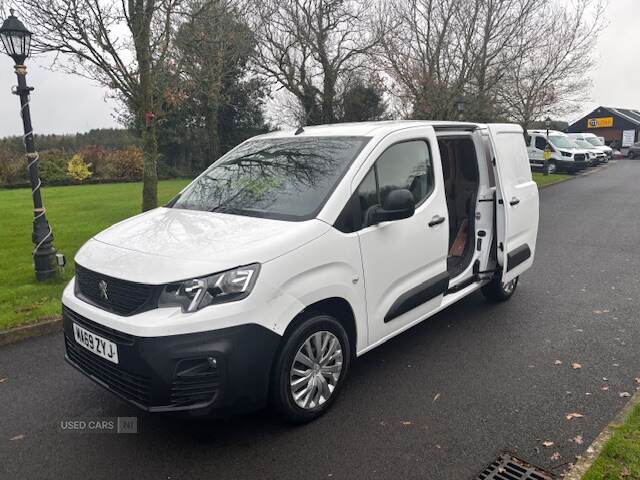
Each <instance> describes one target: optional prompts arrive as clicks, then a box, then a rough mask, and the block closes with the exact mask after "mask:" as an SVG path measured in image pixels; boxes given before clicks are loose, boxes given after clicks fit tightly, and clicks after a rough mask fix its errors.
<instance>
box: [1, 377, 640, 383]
mask: <svg viewBox="0 0 640 480" xmlns="http://www.w3.org/2000/svg"><path fill="white" fill-rule="evenodd" d="M5 380H6V379H5ZM0 383H2V382H1V381H0ZM636 383H640V377H636Z"/></svg>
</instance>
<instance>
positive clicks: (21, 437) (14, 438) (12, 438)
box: [9, 433, 26, 442]
mask: <svg viewBox="0 0 640 480" xmlns="http://www.w3.org/2000/svg"><path fill="white" fill-rule="evenodd" d="M24 437H26V435H25V434H24V433H21V434H20V435H16V436H15V437H11V438H10V439H9V440H10V441H12V442H13V441H14V440H22V439H23V438H24Z"/></svg>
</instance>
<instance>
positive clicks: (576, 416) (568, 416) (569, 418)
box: [564, 413, 584, 420]
mask: <svg viewBox="0 0 640 480" xmlns="http://www.w3.org/2000/svg"><path fill="white" fill-rule="evenodd" d="M582 417H584V415H582V414H581V413H568V414H567V415H566V416H565V417H564V418H566V419H567V420H573V419H574V418H582Z"/></svg>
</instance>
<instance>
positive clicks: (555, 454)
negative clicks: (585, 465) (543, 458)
mask: <svg viewBox="0 0 640 480" xmlns="http://www.w3.org/2000/svg"><path fill="white" fill-rule="evenodd" d="M549 458H550V459H551V460H560V452H554V453H553V455H551V457H549Z"/></svg>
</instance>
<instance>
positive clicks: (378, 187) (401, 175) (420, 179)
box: [355, 140, 435, 230]
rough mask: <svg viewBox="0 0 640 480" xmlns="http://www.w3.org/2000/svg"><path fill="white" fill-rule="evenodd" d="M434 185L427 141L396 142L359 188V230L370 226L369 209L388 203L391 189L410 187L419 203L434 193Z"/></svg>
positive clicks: (357, 225)
mask: <svg viewBox="0 0 640 480" xmlns="http://www.w3.org/2000/svg"><path fill="white" fill-rule="evenodd" d="M434 186H435V181H434V174H433V162H432V160H431V153H430V151H429V145H428V144H427V142H426V141H424V140H411V141H408V142H402V143H397V144H395V145H392V146H391V147H389V148H388V149H387V150H385V152H384V153H383V154H382V155H380V157H379V158H378V160H376V163H375V164H374V165H373V167H372V168H371V170H369V173H367V175H366V176H365V177H364V179H363V180H362V183H360V186H359V187H358V189H357V191H356V197H357V199H358V202H357V207H356V208H358V213H357V215H355V217H356V225H355V230H359V229H360V228H363V227H366V226H367V214H368V212H370V211H371V208H372V207H375V206H377V205H380V206H384V201H385V200H386V197H387V195H388V194H389V192H390V191H391V190H396V189H407V190H409V191H410V192H411V193H412V194H413V198H414V200H415V202H416V206H417V205H420V204H421V203H422V202H424V200H425V199H426V198H427V197H428V196H429V195H430V194H431V192H432V191H433V187H434Z"/></svg>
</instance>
